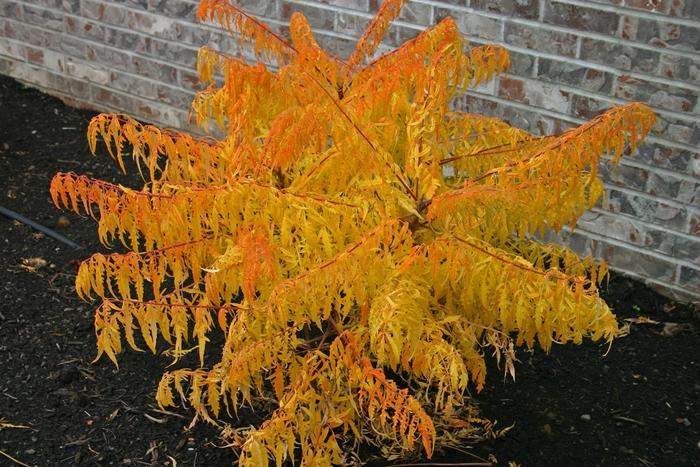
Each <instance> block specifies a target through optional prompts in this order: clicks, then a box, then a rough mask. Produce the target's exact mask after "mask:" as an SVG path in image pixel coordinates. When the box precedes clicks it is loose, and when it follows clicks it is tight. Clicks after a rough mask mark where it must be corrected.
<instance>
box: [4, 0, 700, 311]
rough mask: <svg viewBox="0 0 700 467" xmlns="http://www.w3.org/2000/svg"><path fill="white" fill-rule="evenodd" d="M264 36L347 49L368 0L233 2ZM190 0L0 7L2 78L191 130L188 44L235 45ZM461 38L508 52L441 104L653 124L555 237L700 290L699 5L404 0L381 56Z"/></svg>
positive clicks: (664, 0) (679, 1) (27, 2)
mask: <svg viewBox="0 0 700 467" xmlns="http://www.w3.org/2000/svg"><path fill="white" fill-rule="evenodd" d="M238 3H239V4H241V5H242V6H243V8H244V9H245V10H246V11H248V12H250V13H252V14H255V15H258V16H260V17H263V18H264V19H265V20H266V21H268V23H269V24H270V26H271V27H272V28H273V30H275V31H278V32H280V33H283V34H284V33H285V32H286V24H287V23H288V20H289V17H290V16H291V14H292V12H294V11H302V12H303V13H304V14H305V15H306V16H307V17H308V18H309V22H310V23H311V24H312V25H313V27H314V28H315V29H316V34H317V39H318V41H319V43H320V44H321V45H323V46H325V47H329V48H331V49H332V50H333V51H334V52H335V53H338V54H340V55H347V54H349V53H350V51H351V50H352V47H353V45H354V41H355V40H356V38H357V37H359V35H360V34H361V33H362V31H363V29H364V28H365V27H366V25H367V24H368V21H369V20H370V19H371V17H372V14H373V12H374V11H376V9H377V8H378V5H379V4H380V3H381V2H380V0H269V1H261V0H240V1H239V2H238ZM196 5H197V1H196V0H4V1H3V2H0V73H3V74H7V75H10V76H13V77H15V78H17V79H20V80H22V81H24V82H26V83H28V84H31V85H34V86H37V87H39V88H42V89H44V90H46V91H47V92H50V93H52V94H55V95H57V96H59V97H61V98H62V99H64V100H66V101H67V102H69V103H70V104H72V105H80V106H85V107H90V108H95V109H99V110H113V111H120V112H126V113H131V114H133V115H135V116H137V117H140V118H142V119H144V120H148V121H153V122H156V123H160V124H163V125H166V126H172V127H180V128H186V129H191V128H192V126H191V122H190V121H189V118H188V103H189V101H190V100H191V99H192V96H193V95H194V92H195V91H196V90H198V89H199V84H198V82H197V79H196V76H195V73H194V69H193V67H194V63H195V58H196V51H197V48H198V47H200V46H202V45H209V46H212V47H215V48H221V49H222V50H225V51H226V52H227V53H231V54H240V53H243V54H244V55H245V54H246V52H245V51H241V48H240V45H239V44H238V43H237V41H235V40H233V39H231V38H228V37H227V36H226V35H225V34H223V33H222V31H221V30H219V29H218V28H216V27H213V26H211V25H202V24H197V23H196V21H195V20H194V12H195V9H196ZM448 15H449V16H452V17H453V18H455V20H456V21H457V23H458V24H459V26H460V29H461V30H462V32H463V33H464V34H465V36H466V37H467V38H469V40H470V41H471V42H472V43H473V44H482V43H485V42H497V43H500V44H503V45H505V46H506V47H507V48H508V49H509V50H510V51H511V59H512V67H511V70H510V72H509V74H508V75H506V76H503V77H500V78H498V79H497V80H496V81H495V82H492V83H486V84H484V85H482V86H479V88H477V89H475V90H474V91H473V92H470V93H469V94H468V95H466V96H464V97H461V98H459V99H458V100H457V101H456V102H455V103H454V105H455V106H456V107H457V108H464V109H469V110H470V111H472V112H482V113H485V114H488V115H495V116H499V117H500V118H503V119H505V120H507V121H509V122H510V123H511V124H513V125H516V126H519V127H522V128H526V129H528V130H530V131H532V132H535V133H558V132H562V131H565V130H566V129H567V128H570V127H571V126H573V125H576V124H579V123H581V122H582V121H583V120H586V119H590V118H592V117H594V116H595V115H597V114H599V113H600V112H603V111H605V110H606V109H608V108H610V106H612V105H616V104H620V103H623V102H625V101H628V100H641V101H644V102H646V103H648V104H650V105H651V106H652V107H653V108H654V110H655V111H656V112H657V114H658V117H659V118H658V122H657V124H656V126H655V128H654V129H653V132H652V135H651V136H650V137H649V138H648V141H647V143H646V144H645V145H644V146H643V147H641V148H640V149H639V151H638V152H637V154H635V155H634V157H633V158H630V159H623V163H622V164H621V165H620V167H619V168H617V169H611V168H610V167H607V166H605V164H603V165H601V174H602V175H603V176H604V177H605V179H606V184H607V189H606V194H607V197H606V201H605V203H603V204H602V205H601V206H600V207H598V208H595V209H593V210H592V211H591V212H590V213H587V214H586V215H585V216H584V217H583V218H582V219H581V221H580V222H579V225H578V228H577V230H575V231H574V232H569V231H565V232H563V233H562V234H561V235H559V236H558V237H557V238H558V239H559V240H561V241H565V242H567V243H568V244H569V245H570V246H572V247H573V248H574V249H576V250H577V251H579V252H581V253H588V254H595V255H602V256H605V257H606V258H607V259H608V260H609V261H610V263H611V265H612V267H613V268H614V269H617V270H619V271H622V272H625V273H627V274H629V275H630V276H632V277H636V278H640V279H643V280H646V281H647V282H649V283H650V284H652V285H654V286H656V287H658V288H660V289H661V290H663V291H665V292H667V293H669V294H671V295H673V296H675V297H677V298H681V299H694V300H698V299H700V97H699V96H700V1H699V0H590V1H589V0H585V1H584V0H415V1H413V2H409V3H408V5H407V6H406V7H405V8H404V10H403V12H402V14H401V17H400V18H399V20H398V21H396V22H395V24H394V25H393V26H392V27H391V29H390V31H389V33H388V35H387V38H386V39H385V41H384V43H383V44H382V46H381V48H382V50H389V49H390V48H391V47H395V46H396V45H398V44H399V43H401V42H402V41H404V40H406V39H409V38H412V37H415V35H416V34H418V33H419V32H420V31H421V30H422V29H424V28H425V27H426V26H428V25H430V24H433V23H435V22H437V21H439V20H440V19H441V18H443V17H445V16H448Z"/></svg>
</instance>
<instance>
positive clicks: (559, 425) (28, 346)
mask: <svg viewBox="0 0 700 467" xmlns="http://www.w3.org/2000/svg"><path fill="white" fill-rule="evenodd" d="M0 108H1V109H2V112H0V205H2V206H4V207H6V208H9V209H13V210H15V211H18V212H20V213H22V214H24V215H26V216H27V217H30V218H31V219H33V220H35V221H37V222H39V223H42V224H44V225H46V226H48V227H52V228H56V229H57V230H58V231H59V232H60V233H62V234H64V235H66V236H67V237H69V238H71V239H72V240H73V241H75V242H77V243H79V244H81V245H83V246H84V249H82V250H79V251H75V250H71V249H70V248H67V247H65V246H64V245H62V244H60V243H58V242H56V241H54V240H52V239H50V238H47V237H46V236H44V235H41V234H38V233H37V232H35V231H33V230H31V229H30V228H28V227H27V226H25V225H22V224H19V223H17V222H13V221H10V220H8V219H6V218H3V217H0V232H2V236H0V245H1V248H2V250H1V252H2V256H3V262H2V267H0V279H1V283H2V285H0V294H2V295H1V297H0V351H1V352H0V368H2V371H1V372H0V375H1V377H0V451H2V453H3V455H0V465H14V462H13V461H12V460H11V459H10V458H8V457H7V456H11V457H13V458H14V459H16V460H17V461H21V462H23V463H25V464H28V465H39V466H54V465H77V464H81V465H169V466H174V465H180V466H182V465H188V466H189V465H201V466H223V465H230V464H231V462H232V459H233V456H232V455H231V453H230V452H229V451H228V450H226V449H215V448H213V447H212V445H219V444H220V442H219V441H218V439H217V432H216V431H215V430H213V429H212V428H210V427H207V426H206V425H204V424H199V425H197V427H195V429H194V430H192V431H189V432H186V431H184V430H183V428H184V426H186V425H187V424H188V423H189V421H190V418H191V414H190V413H189V412H188V411H186V410H184V409H180V410H176V411H173V412H172V413H171V414H167V413H162V412H159V411H158V410H157V407H156V405H155V403H154V391H155V388H156V385H157V383H158V380H159V377H160V375H161V374H162V372H163V370H164V369H165V367H166V366H167V365H168V364H169V363H170V361H169V360H168V359H166V358H164V357H158V356H153V355H150V354H148V355H139V354H137V353H135V352H131V351H127V352H125V353H124V354H122V356H121V358H120V368H119V369H118V370H117V369H116V368H115V367H114V366H113V365H112V364H111V363H109V361H108V360H107V359H102V360H100V361H99V362H97V363H91V360H92V358H93V357H94V355H95V339H94V335H93V328H92V309H91V306H90V305H89V304H86V303H84V302H81V301H80V300H78V299H77V297H76V296H75V294H74V291H73V278H74V273H75V271H76V267H77V264H78V261H79V260H80V259H82V258H84V257H86V256H87V255H89V254H90V253H91V252H93V251H96V250H99V249H101V248H103V247H101V246H100V245H99V244H98V243H97V235H96V231H95V228H94V224H93V222H92V221H90V220H88V219H81V218H78V217H76V216H70V215H68V216H67V217H66V218H63V219H60V216H61V215H62V213H61V212H59V211H57V210H56V209H55V208H54V207H53V205H52V204H51V202H50V198H49V194H48V186H49V181H50V179H51V177H52V176H53V174H54V173H55V172H58V171H76V172H78V173H82V174H87V175H91V176H94V177H97V178H102V179H105V180H109V181H116V182H125V180H126V179H124V178H122V177H120V176H119V175H118V172H117V168H116V166H115V165H114V164H113V163H112V162H111V161H109V160H108V159H107V158H93V157H91V156H90V155H89V151H88V148H87V143H86V140H85V128H86V125H87V122H88V121H89V119H90V117H91V116H92V115H93V113H92V112H88V111H82V110H76V109H72V108H68V107H66V106H65V105H63V104H62V103H61V102H60V101H58V100H57V99H54V98H52V97H49V96H46V95H44V94H41V93H40V92H37V91H35V90H32V89H29V88H25V87H24V86H22V85H21V84H19V83H17V82H15V81H14V80H12V79H9V78H6V77H0ZM34 257H38V258H43V259H44V260H46V261H47V264H46V265H45V266H43V267H39V268H38V269H37V270H36V271H31V270H29V269H28V268H26V267H23V263H22V261H23V260H24V259H27V258H34ZM605 296H606V298H607V300H608V302H609V303H610V305H611V306H612V307H613V309H614V310H615V311H616V313H617V314H618V317H619V318H620V319H626V318H633V319H634V318H638V317H639V316H646V317H649V318H651V319H652V320H655V321H658V322H659V323H660V324H641V323H638V324H632V325H631V331H630V334H629V336H627V337H624V338H621V339H619V340H617V341H616V342H615V343H614V345H613V347H612V348H611V349H610V351H609V352H608V353H607V355H604V354H605V353H606V352H607V351H608V349H607V347H606V346H605V345H600V344H594V343H590V342H588V343H585V344H584V345H582V346H578V347H575V346H565V347H556V348H554V349H553V351H552V352H551V354H550V355H544V354H543V352H541V351H534V352H528V351H525V350H521V351H520V352H519V353H518V358H519V360H520V362H521V363H520V364H519V365H518V366H517V367H516V370H517V383H513V382H511V381H510V380H505V381H504V379H503V378H502V375H501V374H500V373H498V372H497V371H496V370H494V371H492V373H491V379H490V383H489V385H488V386H487V389H485V390H484V391H483V392H482V393H481V394H478V395H476V396H475V399H476V400H477V402H478V403H479V404H480V406H481V409H482V414H483V415H484V416H485V417H487V418H489V419H491V420H496V421H497V427H500V428H505V427H508V426H511V425H513V428H512V429H511V430H510V431H509V432H508V434H507V435H506V436H505V437H503V438H501V439H497V440H493V441H489V442H485V443H482V444H479V445H477V446H468V447H465V450H467V451H468V452H469V453H471V454H464V453H459V452H452V453H447V454H445V455H436V456H435V459H433V461H434V462H438V461H441V462H445V463H446V462H465V463H466V462H476V461H477V459H476V458H475V457H474V456H473V455H472V454H474V455H478V456H480V457H481V458H483V459H490V460H491V461H494V460H497V461H498V465H508V462H509V461H513V462H516V463H518V464H521V465H523V466H543V465H547V466H568V465H575V466H595V465H601V466H627V465H629V466H635V465H641V466H651V465H658V466H671V465H673V466H690V465H698V462H699V460H700V434H699V427H700V417H699V416H698V414H699V411H698V401H699V400H700V371H699V370H698V360H699V359H700V350H699V349H700V340H699V339H698V330H700V320H699V319H698V312H697V310H696V309H694V308H693V307H691V306H687V305H681V304H677V303H673V302H670V301H669V300H668V299H665V298H663V297H661V296H659V295H657V294H655V293H654V292H653V291H651V290H649V289H648V288H646V287H644V286H643V285H641V284H639V283H637V282H634V281H631V280H628V279H626V278H624V277H620V276H613V279H612V280H611V282H610V286H609V288H608V290H607V291H606V292H605ZM669 322H673V323H678V324H680V326H678V327H673V326H671V325H665V323H669ZM664 330H665V331H664ZM8 424H10V425H17V426H21V427H9V426H8ZM375 465H379V464H375Z"/></svg>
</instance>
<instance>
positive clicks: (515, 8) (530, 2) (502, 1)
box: [470, 0, 540, 19]
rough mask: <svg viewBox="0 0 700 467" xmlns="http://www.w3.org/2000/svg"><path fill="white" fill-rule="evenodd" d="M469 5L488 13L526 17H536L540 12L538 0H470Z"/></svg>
mask: <svg viewBox="0 0 700 467" xmlns="http://www.w3.org/2000/svg"><path fill="white" fill-rule="evenodd" d="M470 6H471V7H472V8H475V9H477V10H482V11H488V12H489V13H498V14H501V15H504V16H508V17H518V18H527V19H537V18H538V17H539V13H540V1H539V0H471V4H470Z"/></svg>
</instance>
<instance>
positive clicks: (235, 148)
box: [51, 0, 654, 466]
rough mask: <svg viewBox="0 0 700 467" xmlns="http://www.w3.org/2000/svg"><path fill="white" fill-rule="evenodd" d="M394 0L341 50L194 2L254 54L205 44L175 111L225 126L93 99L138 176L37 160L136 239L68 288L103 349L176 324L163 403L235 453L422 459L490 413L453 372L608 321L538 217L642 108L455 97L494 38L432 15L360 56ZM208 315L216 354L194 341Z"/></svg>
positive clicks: (593, 290)
mask: <svg viewBox="0 0 700 467" xmlns="http://www.w3.org/2000/svg"><path fill="white" fill-rule="evenodd" d="M402 3H403V2H401V1H395V0H389V1H385V2H384V3H383V5H382V6H381V8H380V9H379V10H378V12H377V14H376V16H375V17H374V19H373V20H372V21H371V22H370V24H369V27H368V29H367V31H366V32H365V33H364V35H363V36H362V38H361V39H360V40H359V42H358V44H357V48H356V49H355V51H354V52H353V53H352V55H351V56H350V57H349V58H348V59H347V60H346V61H343V60H341V59H339V58H337V57H334V56H332V55H331V54H329V53H327V52H326V51H324V50H322V49H321V48H320V47H319V46H318V45H317V43H316V41H315V40H314V37H313V35H312V32H311V28H310V27H309V24H308V22H307V20H306V19H305V18H304V16H303V15H301V14H298V13H295V14H294V15H293V16H292V18H291V23H290V36H291V41H287V40H285V39H283V38H282V37H280V36H279V35H277V34H275V33H274V32H272V30H270V29H269V28H267V27H266V26H265V25H263V24H261V23H260V22H258V21H257V20H256V19H254V18H253V17H251V16H249V15H247V14H246V13H245V12H244V11H242V10H241V9H239V8H238V7H236V6H233V5H231V4H229V3H228V2H227V1H222V0H204V1H202V2H201V4H200V7H199V18H200V19H202V20H212V21H215V22H218V23H220V24H221V25H222V26H223V27H224V28H226V29H228V30H229V31H231V33H232V34H235V35H237V37H239V38H240V40H241V41H244V42H249V43H251V44H252V46H253V48H254V50H255V52H256V53H257V56H258V58H259V62H258V63H255V64H250V63H246V62H245V61H242V60H240V59H238V58H235V57H231V56H227V55H225V54H223V53H220V52H216V51H214V50H211V49H207V48H203V49H202V50H201V51H200V54H199V59H198V66H197V68H198V72H199V75H200V79H201V81H202V82H203V83H205V84H206V85H208V86H209V87H207V88H206V89H205V90H204V91H202V92H200V93H199V94H198V95H197V97H196V98H195V100H194V103H193V112H194V115H196V120H197V123H198V124H199V125H200V126H201V128H202V129H203V131H205V132H206V131H208V130H210V129H212V127H213V126H217V125H218V127H219V128H218V129H216V131H212V134H216V135H221V136H217V137H214V136H211V137H206V138H197V137H193V136H190V135H188V134H185V133H181V132H177V131H172V130H162V129H158V128H156V127H154V126H150V125H142V124H140V123H138V122H136V121H135V120H133V119H130V118H129V117H126V116H122V115H107V114H103V115H99V116H97V117H95V118H94V119H93V121H92V122H91V124H90V126H89V129H88V139H89V142H90V146H91V148H92V149H93V151H94V150H95V146H96V144H97V141H98V139H101V140H102V143H104V144H105V145H106V147H107V148H108V149H109V152H110V154H111V155H112V157H114V158H115V159H116V160H117V161H119V163H120V165H121V166H122V167H123V166H124V164H123V161H122V158H123V157H124V154H125V150H124V147H128V148H129V154H130V157H133V159H134V160H135V162H136V163H137V164H138V165H139V167H140V169H141V171H142V173H143V174H144V178H145V179H146V183H145V184H144V186H143V188H141V189H129V188H126V187H123V186H120V185H113V184H109V183H106V182H102V181H99V180H93V179H90V178H88V177H85V176H80V175H77V174H73V173H60V174H57V175H56V176H55V177H54V179H53V182H52V185H51V193H52V195H53V198H54V202H55V203H56V204H57V205H58V206H63V207H66V208H69V209H72V210H74V211H76V212H78V213H87V214H89V215H91V216H93V217H94V218H95V219H96V220H97V222H98V233H99V236H100V239H101V240H102V241H103V242H104V243H107V244H109V243H111V242H113V241H114V240H115V239H118V240H119V241H120V242H121V243H123V245H124V246H125V247H126V248H127V249H129V250H131V251H130V252H128V253H124V254H121V253H119V254H117V253H115V254H111V255H102V254H95V255H93V256H92V257H90V258H89V259H87V260H86V261H85V262H83V264H82V265H81V267H80V270H79V272H78V275H77V280H76V287H77V290H78V293H79V294H80V295H81V296H83V297H95V296H96V297H98V298H99V300H101V305H100V306H99V308H98V309H97V312H96V316H95V329H96V333H97V346H98V356H100V355H102V354H106V355H107V357H109V358H110V359H111V360H113V361H114V362H115V363H116V361H117V354H118V353H119V352H120V351H121V350H122V340H123V339H125V340H126V342H127V343H128V344H129V345H130V346H131V347H133V348H138V346H139V345H143V344H140V342H141V341H143V343H144V344H145V345H146V346H147V347H148V348H150V350H151V351H153V352H155V351H156V350H157V349H158V342H157V341H158V340H159V339H162V341H164V342H165V343H167V345H168V346H169V349H168V352H169V353H170V354H171V355H173V356H174V357H175V358H176V359H177V358H178V357H180V356H182V355H183V354H184V353H185V352H187V351H188V349H189V347H191V346H189V345H188V344H187V343H188V341H194V342H195V347H194V349H195V350H198V352H199V357H200V364H201V366H200V367H199V368H195V369H178V370H174V371H169V372H167V373H165V374H164V375H163V378H162V381H161V384H160V386H159V388H158V391H157V400H158V402H159V403H160V404H161V405H162V406H170V405H173V404H175V403H176V400H175V399H176V398H177V397H179V398H181V399H182V400H183V401H185V402H186V403H188V404H189V405H191V406H192V407H193V408H194V410H195V412H196V415H197V417H198V418H200V419H203V420H207V421H209V422H211V423H219V424H221V426H222V429H223V432H224V434H226V435H228V436H230V438H231V439H232V440H233V442H232V445H233V446H234V448H235V449H236V450H237V451H238V452H237V454H238V456H239V462H240V465H244V466H248V465H251V466H253V465H255V466H257V465H267V464H268V462H269V461H275V462H276V463H277V464H278V465H279V464H281V463H282V462H284V461H287V460H292V461H296V462H299V463H300V464H301V465H331V464H341V463H343V462H347V461H348V460H349V459H350V456H351V455H353V454H351V453H352V452H353V450H354V448H356V447H357V446H358V445H359V444H360V443H361V442H365V441H366V442H371V443H373V444H375V445H378V446H380V447H381V448H382V449H383V452H386V453H394V454H395V453H399V454H401V453H403V454H405V453H407V452H408V451H410V450H412V449H414V448H415V447H416V446H422V449H423V450H424V451H425V454H426V455H427V456H428V457H430V456H431V455H432V453H433V451H434V449H435V448H436V447H440V446H444V445H445V444H450V443H454V442H455V440H458V439H459V438H460V437H461V436H466V437H469V436H476V434H477V433H478V432H479V430H481V431H482V432H483V431H484V430H486V431H488V430H489V429H490V426H489V425H488V423H487V422H485V421H484V420H481V419H479V418H478V417H477V415H476V413H475V411H474V409H473V407H472V406H471V405H470V403H469V397H468V394H467V392H466V391H467V389H468V387H469V386H470V385H471V386H473V388H474V389H475V390H477V391H479V390H481V389H482V387H483V385H484V384H485V376H486V369H485V368H486V367H485V363H484V356H485V354H486V353H495V354H496V355H497V356H498V357H499V359H503V360H504V361H505V369H506V371H507V372H509V373H511V374H513V371H514V370H513V362H514V347H515V346H517V345H526V346H528V347H531V346H533V345H535V344H538V345H539V346H541V347H542V348H543V349H545V350H548V349H549V348H550V347H551V345H552V343H553V342H557V343H564V342H568V341H573V342H575V343H580V342H581V341H582V339H583V338H584V337H586V336H590V337H592V338H593V339H601V338H602V339H606V340H612V339H613V337H614V336H615V335H616V333H617V332H618V327H617V322H616V320H615V317H614V315H613V314H612V313H611V311H610V310H609V309H608V307H607V306H606V304H605V303H604V302H603V301H602V300H601V299H600V298H599V296H598V290H597V284H598V283H599V282H600V281H601V280H603V279H604V277H605V276H606V269H605V266H604V265H599V264H597V263H596V262H595V261H593V260H592V259H590V258H586V259H579V258H578V257H577V256H576V255H575V254H574V253H573V252H571V251H569V250H567V249H565V248H563V247H560V246H555V245H548V244H544V243H541V242H539V241H536V240H535V239H534V237H536V234H537V233H541V232H545V231H547V230H549V229H553V230H555V231H557V230H559V229H561V228H562V227H563V226H565V225H571V226H573V225H575V223H576V219H577V218H578V217H579V216H580V215H581V214H582V213H583V212H584V211H585V210H586V209H588V208H590V207H591V206H593V205H594V204H595V203H596V202H597V201H598V200H599V199H600V197H601V195H602V193H603V185H602V182H601V181H600V180H599V178H598V176H597V167H598V162H599V159H600V157H601V154H603V153H606V152H607V153H611V154H612V155H613V157H612V163H616V162H617V161H618V159H619V158H620V156H621V155H622V154H623V152H624V151H625V150H626V149H627V148H630V149H632V150H633V149H634V147H635V146H636V145H637V144H638V143H639V141H640V140H641V139H642V138H643V137H644V136H645V135H646V133H647V132H648V131H649V129H650V128H651V126H652V124H653V122H654V115H653V114H652V112H651V111H650V110H649V109H648V108H647V107H646V106H644V105H642V104H638V103H632V104H629V105H625V106H622V107H617V108H613V109H611V110H609V111H608V112H606V113H604V114H601V115H600V116H598V117H596V118H594V119H593V120H591V121H589V122H587V123H585V124H583V125H581V126H579V127H578V128H573V129H571V130H569V131H566V132H564V133H562V134H559V135H554V136H534V135H532V134H529V133H527V132H525V131H523V130H520V129H517V128H513V127H510V126H509V125H507V124H506V123H504V122H503V121H500V120H498V119H496V118H491V117H485V116H481V115H474V114H469V113H465V112H458V111H452V110H450V105H449V104H450V101H451V100H452V98H454V97H455V96H456V95H459V94H460V93H461V92H463V91H465V90H466V89H468V88H469V87H470V86H474V85H476V84H478V83H480V82H482V81H484V80H489V79H491V78H492V77H493V76H494V75H495V74H497V73H501V72H503V71H504V70H505V69H507V67H508V64H509V61H508V55H507V53H506V51H505V50H504V49H503V48H501V47H498V46H490V45H486V46H479V47H473V48H471V49H468V47H467V45H466V43H465V41H464V40H463V39H462V37H461V36H460V34H459V31H458V28H457V25H456V24H455V22H454V21H453V20H452V19H450V18H445V19H443V20H442V21H441V22H440V23H439V24H437V25H435V26H433V27H431V28H428V29H426V30H425V31H423V32H422V33H421V34H419V35H418V36H417V37H416V38H414V39H412V40H410V41H408V42H406V43H405V44H404V45H402V46H401V47H399V48H398V49H396V50H394V51H392V52H389V53H387V54H385V55H382V56H378V57H375V53H376V50H377V47H378V45H379V43H380V41H381V38H382V36H383V35H384V33H385V32H386V31H387V29H388V27H389V24H390V23H391V21H392V20H393V19H394V18H396V17H397V15H398V14H399V10H400V8H401V5H402ZM467 50H468V51H467ZM266 64H267V65H266ZM217 77H220V78H221V80H217ZM217 83H223V84H221V85H217ZM217 327H218V328H220V329H221V330H222V331H223V332H224V334H225V336H226V338H225V342H224V344H223V347H222V348H221V349H219V350H220V354H219V355H220V359H218V361H206V360H207V359H206V358H205V355H206V354H205V347H206V345H207V342H208V341H209V338H208V335H209V333H211V332H218V331H216V330H215V328H217ZM136 334H140V337H138V338H137V336H136ZM270 399H272V400H273V401H274V406H275V409H274V410H271V411H270V413H269V417H268V418H267V419H266V420H265V421H264V422H263V423H262V424H261V425H260V426H258V427H254V428H250V429H249V430H247V431H245V430H244V431H240V430H236V431H234V430H233V429H231V428H230V427H229V426H228V425H227V422H226V421H227V420H228V421H229V422H230V421H231V415H233V416H234V418H235V412H236V410H237V409H238V408H239V407H240V406H241V404H252V405H253V406H255V405H256V403H257V402H259V401H261V400H266V401H268V406H269V400H270ZM394 454H391V455H394Z"/></svg>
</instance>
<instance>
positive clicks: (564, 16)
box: [543, 0, 620, 36]
mask: <svg viewBox="0 0 700 467" xmlns="http://www.w3.org/2000/svg"><path fill="white" fill-rule="evenodd" d="M543 5H544V12H543V21H544V22H545V23H548V24H554V25H557V26H562V27H565V28H571V29H576V30H579V31H589V32H590V31H592V32H598V33H601V34H607V35H610V36H613V35H614V34H615V32H616V31H617V26H618V24H619V22H620V18H619V16H618V15H617V13H614V12H610V11H603V10H598V9H595V8H586V7H582V6H578V5H569V4H564V3H558V2H555V1H552V0H544V2H543Z"/></svg>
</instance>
